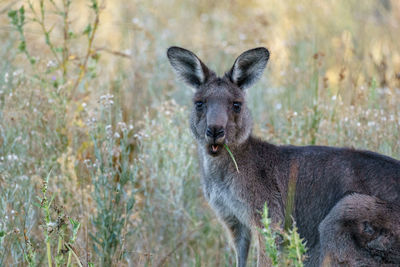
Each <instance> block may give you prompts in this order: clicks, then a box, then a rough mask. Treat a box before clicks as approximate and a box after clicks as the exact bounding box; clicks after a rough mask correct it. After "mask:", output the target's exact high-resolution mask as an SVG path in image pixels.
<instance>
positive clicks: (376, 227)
mask: <svg viewBox="0 0 400 267" xmlns="http://www.w3.org/2000/svg"><path fill="white" fill-rule="evenodd" d="M167 56H168V59H169V61H170V63H171V65H172V67H173V69H174V70H175V72H176V74H177V76H178V77H179V78H180V79H182V80H183V82H185V83H186V84H187V85H189V86H191V87H192V88H194V89H195V93H194V97H193V103H194V105H193V109H192V112H191V116H190V127H191V130H192V132H193V134H194V136H195V138H196V139H197V142H198V154H199V161H200V166H201V172H202V177H203V179H202V180H203V189H204V195H205V197H206V199H207V200H208V202H209V204H210V206H211V207H212V208H213V209H214V211H215V213H216V214H217V215H218V217H219V219H220V220H221V221H222V222H223V224H224V225H225V226H226V228H227V229H228V230H229V232H230V234H231V237H232V242H233V245H234V248H235V252H236V259H237V266H240V267H242V266H245V265H246V260H247V256H248V251H249V246H250V241H251V238H252V236H253V237H254V238H255V239H256V241H258V266H269V265H270V262H269V259H268V258H267V257H266V255H265V253H264V245H263V243H262V242H263V239H262V237H261V236H260V233H259V231H258V229H259V228H261V227H262V225H261V222H260V220H261V210H262V207H263V205H264V203H265V202H267V204H268V207H269V210H270V212H269V213H270V217H271V219H272V221H273V223H276V224H280V223H282V222H283V221H284V219H285V209H286V204H287V198H288V189H289V184H290V183H294V184H295V185H296V186H295V196H294V203H295V204H294V207H293V211H292V215H293V217H294V219H295V220H296V223H297V226H298V229H299V233H300V235H301V237H303V238H305V240H306V241H307V247H308V253H307V256H308V257H307V260H306V262H305V264H306V266H319V265H324V266H325V265H329V264H330V265H332V266H336V265H341V264H343V265H344V266H346V264H347V263H346V260H348V259H346V258H345V257H351V255H350V254H346V255H347V256H344V258H343V257H342V255H341V254H340V253H341V251H351V250H353V251H356V252H359V254H358V255H360V257H365V259H366V260H365V262H373V260H374V262H379V263H382V264H389V265H390V264H393V265H392V266H396V264H397V265H399V264H400V259H399V257H398V250H397V249H398V248H399V242H400V235H399V231H398V229H393V227H398V226H399V224H398V223H397V224H396V223H390V222H389V221H390V218H391V217H392V215H391V214H390V212H398V210H399V209H398V206H399V205H400V162H399V161H397V160H395V159H392V158H390V157H387V156H383V155H380V154H377V153H374V152H370V151H359V150H354V149H348V148H335V147H323V146H306V147H296V146H276V145H273V144H270V143H268V142H265V141H262V140H260V139H258V138H257V137H254V136H253V135H252V119H251V115H250V111H249V109H248V107H247V104H246V90H247V88H249V87H250V86H251V85H253V84H254V83H255V82H256V81H257V80H258V79H259V78H260V76H261V75H262V73H263V70H264V68H265V66H266V64H267V61H268V59H269V51H268V50H267V49H266V48H262V47H260V48H255V49H252V50H249V51H246V52H244V53H243V54H241V55H240V56H239V57H238V58H237V59H236V60H235V62H234V64H233V66H232V68H231V69H230V70H229V71H228V72H227V73H225V75H224V76H222V77H218V76H217V75H216V74H215V73H214V72H213V71H211V70H210V69H209V68H208V67H207V66H206V65H205V64H204V63H203V62H202V61H201V60H200V59H199V58H198V57H197V56H196V55H195V54H194V53H192V52H190V51H188V50H186V49H183V48H179V47H171V48H169V49H168V51H167ZM224 145H227V146H229V148H230V150H231V151H232V153H233V155H234V156H235V159H236V161H237V165H238V168H239V172H238V171H237V170H236V168H235V166H234V163H233V161H232V159H231V158H230V156H229V154H228V152H227V151H226V149H224ZM355 193H359V194H362V195H363V196H365V197H364V198H360V197H359V196H358V195H354V194H355ZM364 201H365V205H367V206H365V207H364V209H362V210H359V212H358V213H357V212H354V213H353V212H352V209H353V210H356V209H357V208H358V206H360V204H363V203H364ZM379 201H382V203H384V204H382V205H379V204H377V203H378V202H379ZM368 203H369V204H368ZM368 205H372V206H373V209H374V214H372V215H371V216H369V215H368ZM391 207H397V208H391ZM353 216H354V218H353ZM396 216H397V218H398V217H399V216H398V214H397V215H396ZM352 218H353V219H352ZM321 222H322V224H321ZM353 222H355V223H356V225H355V226H352V227H348V226H347V225H348V224H352V223H353ZM357 227H358V228H357ZM360 227H361V228H360ZM362 227H364V228H362ZM383 229H385V230H383ZM385 231H386V232H385ZM383 232H385V233H386V234H383ZM336 236H341V237H343V238H344V236H346V238H348V240H347V241H346V242H344V243H343V244H341V243H340V244H339V243H334V244H335V245H333V246H332V245H330V243H329V242H331V241H332V239H335V238H336ZM387 236H390V238H386V237H387ZM385 238H386V239H387V240H389V241H385ZM360 240H362V242H361V241H360ZM324 242H325V243H324ZM327 242H328V243H327ZM343 246H344V247H343ZM394 250H395V251H394ZM396 253H397V254H396ZM396 255H397V256H396ZM378 258H379V259H378ZM369 259H371V260H370V261H369ZM360 266H361V265H360ZM362 266H369V265H368V264H366V265H362Z"/></svg>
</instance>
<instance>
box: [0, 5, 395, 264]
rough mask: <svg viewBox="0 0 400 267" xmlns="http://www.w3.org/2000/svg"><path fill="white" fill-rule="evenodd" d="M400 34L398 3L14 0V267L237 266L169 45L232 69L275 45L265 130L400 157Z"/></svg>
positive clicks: (8, 228) (10, 181)
mask: <svg viewBox="0 0 400 267" xmlns="http://www.w3.org/2000/svg"><path fill="white" fill-rule="evenodd" d="M399 27H400V2H398V1H395V0H392V1H391V0H381V1H378V0H376V1H372V0H366V1H355V0H354V1H345V0H343V1H338V0H335V1H334V0H327V1H318V2H316V1H305V0H304V1H298V0H296V1H294V0H293V1H292V0H289V1H278V0H264V1H262V0H250V1H249V0H246V1H241V0H240V1H228V0H220V1H212V0H189V1H183V0H170V1H165V0H163V1H161V0H131V1H120V0H113V1H111V0H108V1H107V0H106V1H101V0H99V1H96V0H73V1H70V0H17V1H12V0H8V1H7V0H6V1H4V0H3V1H1V2H0V40H1V42H0V59H1V60H0V266H46V265H48V263H49V261H51V262H52V264H54V265H56V266H66V265H68V264H71V265H72V266H79V264H81V265H82V266H232V265H233V264H234V263H235V258H234V252H233V250H232V249H231V248H230V246H229V244H228V242H227V238H226V235H225V233H224V229H223V228H222V226H221V225H220V224H219V222H218V221H217V219H216V217H215V215H214V214H213V213H212V211H211V209H210V207H209V206H208V205H207V203H206V202H205V200H204V198H203V196H202V189H201V182H200V175H199V168H198V165H197V159H196V145H195V142H194V139H193V138H192V136H191V133H190V131H189V127H188V114H189V110H190V108H191V96H192V93H193V92H192V90H191V89H190V88H187V87H185V86H184V85H183V84H182V83H180V82H179V81H177V80H176V79H175V76H174V74H173V72H172V70H171V68H170V66H169V63H168V62H167V59H166V55H165V53H166V49H167V48H168V47H169V46H172V45H177V46H181V47H185V48H187V49H189V50H191V51H193V52H195V53H196V54H197V55H198V56H199V57H200V58H201V59H202V60H203V62H205V63H206V64H207V65H208V66H209V67H211V68H212V69H214V70H215V71H216V72H217V73H218V74H220V75H222V74H223V73H224V72H225V71H227V70H228V69H229V68H230V67H231V66H232V64H233V61H234V59H235V58H236V57H237V56H238V55H239V54H240V53H242V52H243V51H245V50H247V49H251V48H254V47H257V46H265V47H267V48H268V49H269V50H270V51H271V57H270V62H269V63H268V66H267V69H266V70H265V74H264V75H263V77H262V79H261V81H260V82H259V83H258V84H257V85H256V86H254V87H253V88H250V89H249V90H248V101H249V106H250V108H251V110H252V114H253V117H254V124H255V126H254V133H255V134H256V135H259V136H261V137H263V138H264V139H265V140H268V141H269V142H272V143H275V144H293V145H310V144H318V145H331V146H347V147H354V148H358V149H368V150H373V151H377V152H380V153H383V154H386V155H389V156H392V157H394V158H397V159H399V158H400V139H399V129H400V105H399V103H400V28H399ZM78 260H79V262H78ZM250 261H251V263H250V266H255V258H254V253H252V255H251V259H250Z"/></svg>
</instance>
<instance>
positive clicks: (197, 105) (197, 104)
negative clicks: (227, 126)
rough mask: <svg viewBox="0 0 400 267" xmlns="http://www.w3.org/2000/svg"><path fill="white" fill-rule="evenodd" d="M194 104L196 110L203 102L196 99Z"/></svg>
mask: <svg viewBox="0 0 400 267" xmlns="http://www.w3.org/2000/svg"><path fill="white" fill-rule="evenodd" d="M194 104H195V106H196V109H197V110H201V109H202V108H203V105H204V102H203V101H196V102H195V103H194Z"/></svg>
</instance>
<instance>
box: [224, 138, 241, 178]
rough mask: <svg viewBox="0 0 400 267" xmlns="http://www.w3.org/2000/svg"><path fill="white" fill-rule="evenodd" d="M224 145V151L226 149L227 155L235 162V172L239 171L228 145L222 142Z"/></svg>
mask: <svg viewBox="0 0 400 267" xmlns="http://www.w3.org/2000/svg"><path fill="white" fill-rule="evenodd" d="M224 147H225V149H226V151H228V153H229V156H231V158H232V160H233V163H234V164H235V167H236V170H237V172H238V173H240V172H239V167H238V165H237V163H236V160H235V157H234V156H233V154H232V152H231V150H230V149H229V147H228V145H227V144H224Z"/></svg>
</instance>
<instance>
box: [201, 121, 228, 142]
mask: <svg viewBox="0 0 400 267" xmlns="http://www.w3.org/2000/svg"><path fill="white" fill-rule="evenodd" d="M206 136H207V138H210V139H211V140H210V141H214V143H218V142H217V141H219V140H220V139H223V138H224V137H225V129H224V127H222V126H216V125H212V126H208V127H207V131H206Z"/></svg>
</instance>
